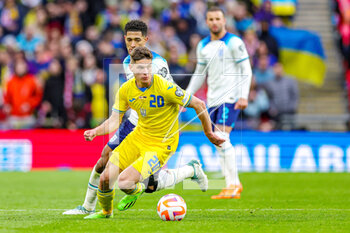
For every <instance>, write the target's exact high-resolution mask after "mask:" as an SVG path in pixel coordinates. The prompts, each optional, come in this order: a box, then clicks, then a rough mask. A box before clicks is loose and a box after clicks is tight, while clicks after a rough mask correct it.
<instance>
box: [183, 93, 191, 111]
mask: <svg viewBox="0 0 350 233" xmlns="http://www.w3.org/2000/svg"><path fill="white" fill-rule="evenodd" d="M186 94H187V93H186ZM187 98H188V100H187V101H186V104H185V105H184V107H185V108H186V107H187V106H188V105H190V103H191V99H192V95H189V97H187Z"/></svg>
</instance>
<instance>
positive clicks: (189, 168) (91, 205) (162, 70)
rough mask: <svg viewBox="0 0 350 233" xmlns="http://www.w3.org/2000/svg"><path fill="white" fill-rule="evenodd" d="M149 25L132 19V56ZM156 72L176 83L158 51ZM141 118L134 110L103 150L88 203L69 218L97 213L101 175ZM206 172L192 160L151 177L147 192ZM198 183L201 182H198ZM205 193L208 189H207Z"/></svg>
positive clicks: (112, 126)
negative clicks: (114, 151)
mask: <svg viewBox="0 0 350 233" xmlns="http://www.w3.org/2000/svg"><path fill="white" fill-rule="evenodd" d="M147 31H148V28H147V25H146V24H145V23H144V22H143V21H141V20H131V21H130V22H128V23H127V24H126V25H125V36H124V37H125V44H126V47H127V50H128V53H129V54H130V53H131V52H132V51H133V49H135V48H136V47H138V46H145V44H146V42H147V40H148V37H147ZM152 56H153V58H152V73H156V74H159V75H160V76H161V77H162V78H165V79H167V80H169V81H172V82H173V79H172V77H171V75H170V72H169V68H168V63H167V61H166V60H165V59H164V58H162V57H161V56H160V55H158V54H157V53H155V52H152ZM130 60H131V59H130V55H129V56H127V57H126V58H125V59H124V62H123V67H124V71H125V73H126V76H127V79H130V78H132V77H133V73H132V72H131V70H130V68H129V64H130ZM121 120H122V119H119V118H118V116H117V115H114V114H112V115H111V116H110V117H109V118H108V119H107V120H106V121H105V122H104V123H103V124H102V125H104V124H106V127H105V129H104V130H105V131H103V135H105V134H109V133H112V132H114V131H115V130H116V129H117V128H118V125H119V123H120V121H121ZM137 121H138V116H137V113H136V112H135V111H133V110H131V111H130V116H129V117H128V119H126V120H124V121H123V122H122V123H121V124H120V127H119V128H118V129H117V131H116V132H115V135H114V136H113V137H112V138H111V139H110V140H109V142H108V143H107V144H106V145H105V147H104V148H103V150H102V153H101V158H100V159H99V160H98V161H97V163H96V165H95V166H94V168H93V170H92V173H91V175H90V179H89V183H88V188H87V191H86V195H85V201H84V203H83V205H79V206H77V207H76V208H75V209H71V210H67V211H65V212H64V213H63V214H66V215H78V214H89V213H92V212H94V211H95V206H96V202H97V196H96V195H97V188H98V184H99V181H100V176H101V173H102V172H103V170H104V169H105V166H106V164H107V162H108V160H109V157H110V154H111V152H112V151H113V150H114V149H115V148H116V147H117V146H119V144H120V143H121V142H122V141H123V140H124V138H125V137H126V136H127V135H128V134H129V133H130V132H131V131H133V129H134V128H135V126H136V125H137ZM99 135H102V134H100V133H98V132H97V128H95V129H91V130H87V131H85V133H84V136H85V138H86V140H88V141H91V140H93V139H94V138H95V137H96V136H99ZM195 170H196V171H195ZM200 172H202V168H201V165H200V163H199V161H197V160H192V161H190V162H189V163H188V164H187V165H185V166H183V167H180V168H178V169H171V170H168V169H164V170H162V171H160V172H159V174H158V173H157V174H155V175H154V176H151V177H150V179H149V181H148V180H147V181H146V183H148V184H149V186H148V189H147V190H146V192H154V191H157V190H161V189H165V188H167V187H171V186H173V185H175V184H177V183H179V182H181V181H183V180H184V179H186V178H192V177H195V174H198V173H200ZM195 181H198V180H196V179H195ZM204 191H205V190H204Z"/></svg>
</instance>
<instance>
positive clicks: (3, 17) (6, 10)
mask: <svg viewBox="0 0 350 233" xmlns="http://www.w3.org/2000/svg"><path fill="white" fill-rule="evenodd" d="M3 4H4V5H3V7H2V8H1V9H0V25H1V26H2V28H3V30H4V35H8V34H11V35H17V34H18V33H19V32H20V31H21V28H22V24H23V17H24V15H25V9H24V7H23V6H22V5H21V4H17V3H16V0H6V1H4V3H3Z"/></svg>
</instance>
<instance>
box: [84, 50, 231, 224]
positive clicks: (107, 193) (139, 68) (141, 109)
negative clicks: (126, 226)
mask: <svg viewBox="0 0 350 233" xmlns="http://www.w3.org/2000/svg"><path fill="white" fill-rule="evenodd" d="M151 62H152V53H151V52H150V51H149V50H148V49H147V48H146V47H138V48H135V49H134V50H133V51H132V53H131V64H130V69H131V71H132V72H133V73H134V78H132V79H130V80H129V81H127V82H126V83H124V85H122V87H121V88H120V89H119V91H118V93H117V95H116V100H115V104H114V106H113V111H115V112H118V113H119V115H120V119H121V118H122V116H123V114H124V113H125V111H126V110H128V109H129V108H132V109H134V110H135V111H136V112H137V114H138V116H139V121H138V124H137V126H136V128H135V129H134V131H133V132H131V133H130V134H129V135H128V136H127V137H126V138H125V139H124V141H123V142H122V143H121V144H120V145H119V147H117V148H116V149H115V150H114V151H113V153H112V156H111V158H110V160H109V162H108V163H107V166H106V168H105V170H104V171H103V173H102V174H101V178H100V184H99V189H98V192H97V196H98V200H99V203H100V205H101V207H102V211H100V212H98V213H95V214H91V215H89V216H87V217H85V218H86V219H96V218H110V217H113V199H114V194H115V191H114V184H115V182H116V181H117V180H118V187H119V188H120V189H121V190H122V191H123V192H125V193H126V194H127V195H126V196H125V197H124V198H123V199H122V200H121V201H120V202H119V204H118V209H119V210H123V209H127V208H129V207H131V206H132V205H134V204H135V202H136V200H137V198H138V197H139V196H140V195H141V194H142V193H143V192H144V191H145V185H144V184H143V183H141V181H142V180H144V179H146V178H147V177H149V176H150V175H152V174H154V173H155V172H157V171H158V170H159V169H160V168H161V167H162V166H164V164H165V163H166V162H167V160H168V159H169V158H170V156H171V155H172V154H174V152H175V151H176V148H177V145H178V141H179V132H178V131H179V129H178V112H179V105H181V106H184V107H187V106H188V107H191V108H194V109H195V110H196V113H197V115H198V117H199V119H200V120H201V122H202V126H203V129H204V133H205V135H206V136H207V137H208V139H209V140H210V141H211V142H212V143H213V144H214V145H217V146H219V145H220V144H222V143H223V142H224V141H225V140H224V139H221V138H219V137H218V136H216V135H215V134H214V133H213V131H212V126H211V122H210V118H209V115H208V112H207V111H206V106H205V104H204V102H203V101H201V100H199V99H198V98H196V97H194V96H191V95H189V94H187V93H186V92H185V91H183V90H182V89H181V88H180V87H178V86H176V85H175V84H174V83H171V82H169V81H166V80H165V79H162V78H160V77H159V76H158V75H152V74H151Z"/></svg>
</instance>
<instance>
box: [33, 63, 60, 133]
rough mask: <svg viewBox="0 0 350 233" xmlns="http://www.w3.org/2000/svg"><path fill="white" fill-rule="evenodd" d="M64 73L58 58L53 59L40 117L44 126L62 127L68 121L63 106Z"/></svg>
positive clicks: (40, 123)
mask: <svg viewBox="0 0 350 233" xmlns="http://www.w3.org/2000/svg"><path fill="white" fill-rule="evenodd" d="M63 88H64V74H63V70H62V66H61V64H60V62H59V61H58V60H57V59H54V60H52V62H51V63H50V66H49V69H48V75H47V79H46V81H45V86H44V96H43V102H42V104H41V107H40V110H39V113H38V117H39V125H40V126H42V127H50V128H51V127H53V128H61V127H63V126H64V123H65V121H66V113H65V109H64V106H63Z"/></svg>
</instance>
